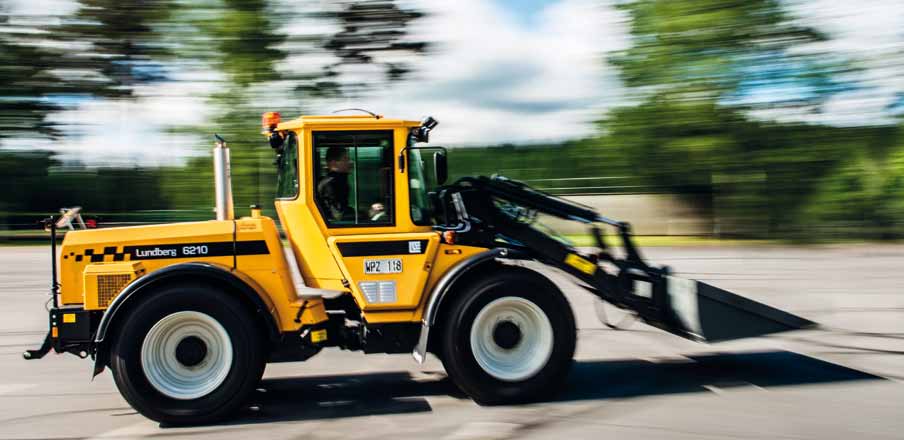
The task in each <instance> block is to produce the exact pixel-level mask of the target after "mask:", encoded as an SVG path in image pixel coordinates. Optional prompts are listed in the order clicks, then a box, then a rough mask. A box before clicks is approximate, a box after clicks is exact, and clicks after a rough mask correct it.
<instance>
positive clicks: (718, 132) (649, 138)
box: [603, 0, 848, 235]
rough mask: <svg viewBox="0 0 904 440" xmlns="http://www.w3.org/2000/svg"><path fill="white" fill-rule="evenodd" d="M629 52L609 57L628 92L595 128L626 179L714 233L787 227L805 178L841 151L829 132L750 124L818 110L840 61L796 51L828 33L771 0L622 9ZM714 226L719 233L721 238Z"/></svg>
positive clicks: (684, 1) (667, 1)
mask: <svg viewBox="0 0 904 440" xmlns="http://www.w3.org/2000/svg"><path fill="white" fill-rule="evenodd" d="M620 8H622V9H623V10H624V11H625V12H626V13H627V15H628V16H629V17H630V20H631V47H630V48H629V49H627V50H625V51H622V52H619V53H616V54H615V55H614V56H613V57H611V61H612V63H613V64H614V65H615V66H616V67H617V68H618V69H619V71H620V74H621V78H622V80H623V81H624V84H625V85H626V86H627V87H628V88H629V90H631V92H632V94H631V95H630V97H629V102H630V104H629V105H626V106H623V107H620V108H618V109H616V110H614V111H613V112H612V113H611V114H610V115H609V116H608V117H607V118H606V120H605V121H604V122H603V128H604V130H605V132H606V133H607V135H606V136H604V138H603V139H604V141H605V144H606V145H609V147H610V148H612V149H615V150H617V151H618V152H619V154H620V155H622V156H623V157H625V158H627V161H628V164H629V167H630V172H631V173H632V174H634V175H638V176H642V177H643V178H644V180H645V181H646V182H647V183H649V184H652V185H656V186H659V187H665V188H670V189H671V190H674V191H678V192H681V193H684V194H688V195H690V196H691V197H692V200H694V201H695V202H696V203H698V204H699V206H700V207H701V209H703V210H705V211H707V212H714V213H715V215H717V216H718V220H719V223H720V224H719V225H718V226H717V227H720V228H721V231H734V232H742V233H747V234H755V235H759V234H770V233H775V232H779V231H780V230H781V229H782V228H783V227H785V225H791V224H792V222H793V219H794V217H795V215H796V214H797V212H798V211H797V207H798V204H799V203H800V202H801V200H803V199H804V198H805V197H806V196H807V195H808V194H809V193H810V192H812V190H813V185H812V184H811V183H812V182H814V181H815V179H814V177H817V176H819V175H821V174H823V173H826V172H827V170H829V169H830V168H831V167H832V166H833V165H834V164H835V163H837V162H838V161H839V160H841V159H842V158H844V157H845V156H846V155H847V154H848V150H847V149H845V148H843V147H845V145H842V144H840V143H839V142H837V141H835V140H834V139H833V136H834V135H833V134H831V133H829V132H828V131H829V130H826V129H825V128H820V127H812V126H807V125H803V124H776V123H767V122H763V121H758V120H756V119H755V118H753V117H752V116H751V115H752V113H753V112H756V111H764V110H765V111H770V110H774V109H776V108H788V107H795V108H800V109H803V108H806V109H812V108H818V106H819V104H820V103H822V102H823V101H824V100H826V99H827V98H829V97H830V96H831V95H832V94H833V93H835V92H837V91H839V90H842V89H843V88H844V85H843V84H841V83H840V82H838V81H836V80H834V79H833V78H834V75H835V74H837V73H838V72H839V71H841V70H842V69H843V65H842V64H839V62H838V61H836V60H833V59H832V58H830V57H824V56H823V57H821V56H819V55H817V54H816V53H813V52H812V51H810V52H808V51H807V50H801V49H805V48H807V45H809V44H811V43H815V42H818V41H821V40H823V39H824V38H825V37H824V36H823V35H821V34H820V33H819V32H817V31H816V30H814V29H812V28H809V27H805V26H802V25H800V24H799V23H798V22H797V21H795V20H793V18H792V17H790V16H788V15H787V14H786V12H785V11H784V9H783V5H782V4H781V2H779V1H775V0H747V1H736V0H642V1H630V2H625V3H622V4H620ZM718 231H719V230H717V232H718Z"/></svg>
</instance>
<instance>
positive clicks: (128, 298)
mask: <svg viewBox="0 0 904 440" xmlns="http://www.w3.org/2000/svg"><path fill="white" fill-rule="evenodd" d="M178 280H191V281H192V282H208V283H211V284H213V285H216V286H222V287H224V288H225V289H224V294H227V293H225V292H229V293H228V294H232V295H236V296H238V298H239V299H240V300H241V301H242V302H243V303H245V304H246V305H249V306H250V307H252V309H253V313H254V316H255V318H256V319H258V320H261V321H262V322H263V323H264V327H265V328H266V331H267V336H268V338H269V339H270V341H271V342H274V341H277V340H278V339H279V334H280V332H279V327H278V325H277V323H278V322H279V317H278V316H276V314H275V313H276V310H275V308H274V307H273V304H272V303H271V301H270V298H269V297H268V296H267V295H266V293H265V292H264V291H263V289H262V288H261V287H260V286H258V285H257V283H255V282H254V280H252V279H250V278H249V277H247V276H245V275H244V274H242V273H240V272H235V271H232V270H231V269H230V268H229V267H226V266H221V265H218V264H213V263H203V262H192V263H180V264H174V265H172V266H167V267H164V268H162V269H160V270H157V271H154V272H152V273H150V274H148V275H145V276H143V277H141V278H138V279H137V280H135V281H134V282H132V284H129V285H128V286H126V288H125V289H123V291H122V292H120V294H119V295H117V296H116V298H115V299H114V300H113V302H112V303H110V306H109V307H108V308H107V310H106V311H105V312H104V315H103V318H101V321H100V324H98V327H97V333H96V334H95V337H94V343H95V346H96V352H95V359H94V375H95V376H96V375H97V374H99V373H100V372H101V371H103V370H104V366H105V365H106V364H107V360H108V357H109V338H107V332H108V331H109V330H110V329H111V328H113V327H115V324H116V322H117V320H118V319H119V318H121V317H122V316H124V315H127V311H128V309H129V308H130V307H131V305H133V304H135V303H137V302H138V300H140V299H141V298H142V297H143V296H144V295H146V294H148V293H149V292H151V291H153V290H154V288H155V287H157V286H160V285H163V284H166V283H169V282H174V281H178Z"/></svg>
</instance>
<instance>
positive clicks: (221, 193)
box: [213, 134, 235, 220]
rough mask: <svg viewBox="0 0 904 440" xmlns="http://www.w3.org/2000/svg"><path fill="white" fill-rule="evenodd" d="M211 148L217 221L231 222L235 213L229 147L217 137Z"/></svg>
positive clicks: (223, 140)
mask: <svg viewBox="0 0 904 440" xmlns="http://www.w3.org/2000/svg"><path fill="white" fill-rule="evenodd" d="M214 137H215V138H216V139H217V142H216V144H214V147H213V176H214V192H215V197H216V202H217V209H216V210H217V220H233V219H235V212H234V210H233V206H232V172H231V171H230V167H229V147H227V146H226V140H225V139H223V138H221V137H220V136H219V135H216V134H215V135H214Z"/></svg>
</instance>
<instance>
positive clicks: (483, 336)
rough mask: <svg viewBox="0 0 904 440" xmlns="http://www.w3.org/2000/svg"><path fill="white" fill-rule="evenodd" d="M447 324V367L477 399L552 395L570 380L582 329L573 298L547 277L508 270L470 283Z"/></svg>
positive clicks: (504, 400)
mask: <svg viewBox="0 0 904 440" xmlns="http://www.w3.org/2000/svg"><path fill="white" fill-rule="evenodd" d="M449 306H450V308H449V313H448V314H447V315H446V316H445V319H444V321H443V324H442V327H441V328H442V329H443V336H442V339H443V341H442V347H441V352H442V359H443V365H444V366H445V367H446V371H447V372H448V373H449V376H450V377H451V378H452V380H453V381H454V382H455V383H456V384H457V385H458V386H459V387H460V388H461V389H462V390H463V391H464V392H465V393H467V394H468V395H469V396H471V397H472V398H473V399H474V400H475V401H476V402H477V403H480V404H504V403H515V402H524V401H531V400H536V399H542V398H546V397H549V396H550V395H552V394H553V393H555V392H556V391H558V389H559V388H560V386H561V385H562V383H563V382H564V380H565V378H566V376H567V372H568V369H569V367H570V366H571V363H572V357H573V356H574V347H575V339H576V331H575V324H574V315H573V313H572V311H571V307H570V305H569V304H568V301H567V300H566V299H565V297H564V296H563V295H562V293H561V292H560V291H559V289H558V288H557V287H556V286H555V285H554V284H552V283H551V282H550V281H549V280H547V279H546V278H545V277H543V276H541V275H539V274H536V273H534V272H532V271H529V270H525V269H509V270H507V271H506V272H503V273H500V274H495V275H491V276H489V277H487V278H484V279H481V280H478V281H476V282H475V283H473V284H471V285H469V286H467V287H465V288H464V289H463V290H462V291H461V292H460V294H459V295H457V296H456V298H455V300H454V302H453V303H451V304H450V305H449Z"/></svg>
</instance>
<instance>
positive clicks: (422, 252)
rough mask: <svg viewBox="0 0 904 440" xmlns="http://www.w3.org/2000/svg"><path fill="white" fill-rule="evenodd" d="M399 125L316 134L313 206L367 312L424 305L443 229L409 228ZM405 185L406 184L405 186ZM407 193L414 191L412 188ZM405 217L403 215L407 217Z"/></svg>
mask: <svg viewBox="0 0 904 440" xmlns="http://www.w3.org/2000/svg"><path fill="white" fill-rule="evenodd" d="M397 136H398V133H396V132H395V131H394V130H367V131H363V130H362V131H351V130H346V131H340V130H335V131H319V130H314V131H313V132H312V135H311V138H312V147H313V161H312V169H313V171H314V172H313V176H314V179H313V180H314V181H313V182H312V183H313V185H312V186H313V188H312V189H313V191H312V192H313V195H314V197H313V198H314V204H315V206H316V209H317V213H318V214H319V217H320V219H321V220H322V221H323V223H324V226H325V228H326V231H325V232H326V235H327V236H328V237H329V238H328V239H327V243H328V246H329V249H330V252H331V253H332V255H333V258H334V259H335V260H336V262H337V263H338V266H339V269H340V271H341V272H342V274H343V278H344V279H345V280H346V281H347V286H346V287H347V288H348V289H350V290H351V292H352V295H353V296H354V297H355V301H356V302H357V304H358V306H359V307H360V308H361V309H362V310H363V311H365V312H368V311H377V310H380V311H382V310H406V309H414V308H416V307H417V306H418V303H419V302H420V299H421V293H422V291H423V289H424V286H425V285H426V283H427V279H428V278H429V275H430V269H431V267H432V264H433V260H434V258H435V256H436V250H437V247H438V246H439V234H438V233H436V232H434V231H430V230H426V231H425V230H424V228H418V229H420V231H413V230H412V228H411V226H408V225H409V224H410V223H409V219H408V218H407V217H408V216H409V215H410V214H409V212H408V210H407V209H401V208H400V207H401V206H406V205H408V197H407V194H404V195H403V196H402V197H401V199H402V200H400V197H399V194H396V193H397V188H400V184H402V183H407V182H401V181H397V180H399V179H401V178H402V177H399V176H397V175H396V161H395V160H394V158H395V157H396V154H397V152H398V150H399V148H398V146H397V145H395V144H396V141H397V139H396V137H397ZM402 188H404V187H402ZM405 192H406V193H407V191H405ZM403 216H404V217H403Z"/></svg>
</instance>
